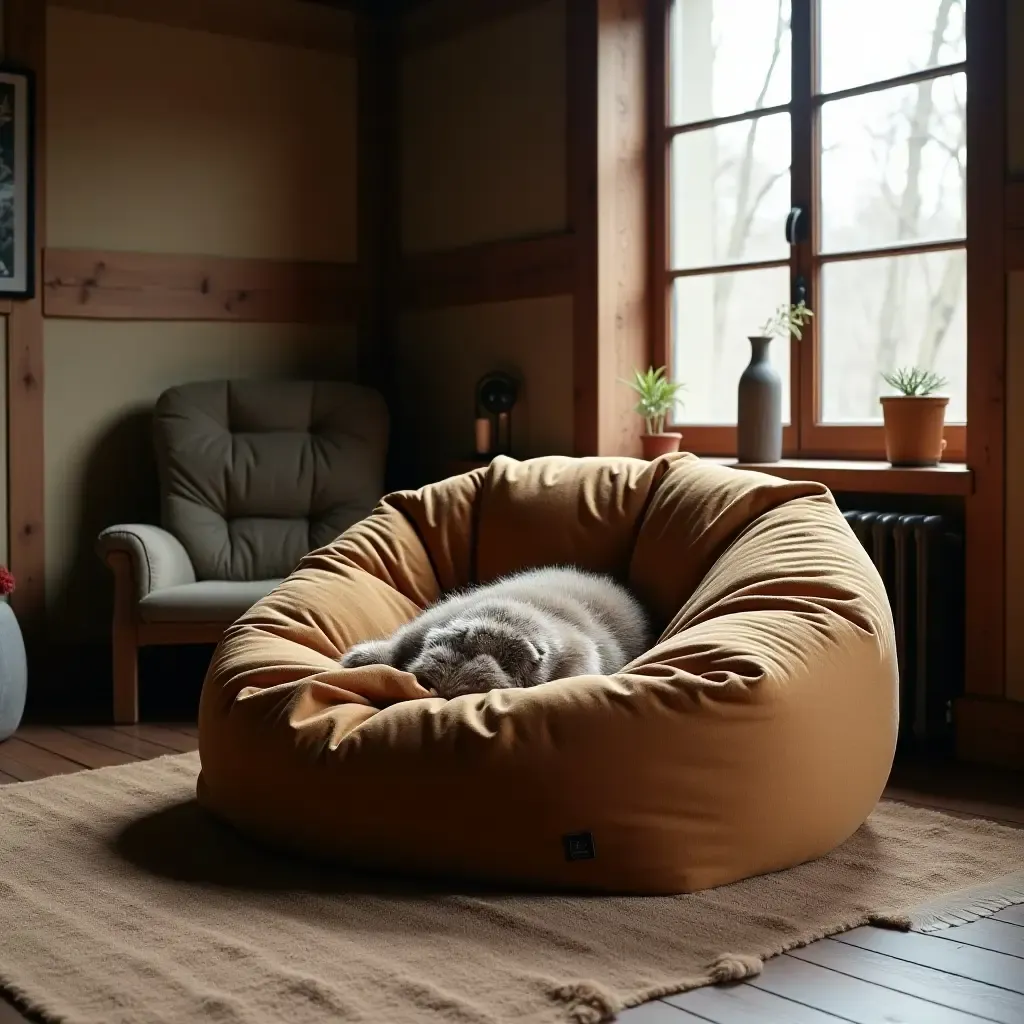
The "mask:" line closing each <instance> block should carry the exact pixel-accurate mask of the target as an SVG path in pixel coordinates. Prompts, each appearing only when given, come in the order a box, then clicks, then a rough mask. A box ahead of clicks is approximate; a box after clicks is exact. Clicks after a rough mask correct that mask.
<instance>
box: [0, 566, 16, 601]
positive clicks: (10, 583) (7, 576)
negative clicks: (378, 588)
mask: <svg viewBox="0 0 1024 1024" xmlns="http://www.w3.org/2000/svg"><path fill="white" fill-rule="evenodd" d="M13 590H14V576H13V575H11V570H10V569H8V568H7V566H6V565H0V597H6V596H7V595H8V594H10V593H11V592H13Z"/></svg>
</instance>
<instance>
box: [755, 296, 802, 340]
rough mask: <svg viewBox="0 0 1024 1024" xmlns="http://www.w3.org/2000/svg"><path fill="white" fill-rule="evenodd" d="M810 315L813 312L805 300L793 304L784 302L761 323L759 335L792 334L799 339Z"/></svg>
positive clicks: (782, 335) (779, 336) (771, 336)
mask: <svg viewBox="0 0 1024 1024" xmlns="http://www.w3.org/2000/svg"><path fill="white" fill-rule="evenodd" d="M812 316H814V313H812V312H811V310H810V309H809V308H808V306H807V304H806V303H805V302H803V301H800V302H797V303H796V304H795V305H793V304H791V303H788V302H784V303H782V305H781V306H779V308H778V309H776V310H775V312H774V313H773V314H772V315H771V316H770V317H769V318H768V319H767V320H765V322H764V323H763V324H762V325H761V337H762V338H784V337H786V336H787V335H790V334H792V335H793V337H794V338H796V340H797V341H799V340H800V339H801V338H802V337H803V336H804V335H803V329H804V327H806V326H807V322H808V321H809V320H810V319H811V317H812Z"/></svg>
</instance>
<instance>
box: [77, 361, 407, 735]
mask: <svg viewBox="0 0 1024 1024" xmlns="http://www.w3.org/2000/svg"><path fill="white" fill-rule="evenodd" d="M154 440H155V444H156V455H157V465H158V468H159V478H160V503H161V520H162V525H161V526H152V525H147V524H136V523H131V524H124V525H118V526H111V527H109V528H108V529H106V530H104V531H103V532H102V533H101V534H100V536H99V540H98V542H97V548H98V551H99V554H100V556H101V557H102V558H103V559H104V561H105V562H106V563H107V565H109V566H110V569H111V570H112V572H113V574H114V624H113V656H114V719H115V721H117V722H119V723H130V722H136V721H138V715H139V702H138V649H139V648H140V647H142V646H145V645H148V644H181V643H215V642H216V641H217V640H219V639H220V637H221V634H222V633H223V632H224V630H225V628H226V627H227V626H229V625H230V624H231V623H232V622H234V620H235V619H237V618H238V617H239V616H240V615H241V614H242V613H243V612H244V611H246V610H247V609H248V608H249V607H250V606H251V605H253V604H254V603H255V602H256V601H258V600H259V599H260V598H261V597H263V596H264V595H266V594H268V593H269V592H270V591H271V590H272V589H273V588H274V587H275V586H276V585H277V584H278V583H279V582H280V581H281V580H282V579H283V578H284V577H285V576H287V575H288V574H289V573H290V572H291V571H292V569H294V567H295V565H296V564H297V563H298V561H299V560H300V559H301V558H302V556H303V555H305V554H306V553H307V552H309V551H311V550H313V549H314V548H317V547H321V546H322V545H324V544H327V543H329V542H330V541H332V540H333V539H334V538H335V537H336V536H337V535H338V534H340V533H342V532H344V531H345V530H346V529H347V528H348V527H349V526H351V525H352V524H353V523H355V522H356V521H358V520H359V519H361V518H363V517H364V516H365V515H367V514H368V513H369V512H371V511H372V509H373V507H374V505H375V504H376V503H377V501H378V499H379V498H380V497H381V495H382V493H383V489H384V463H385V458H386V454H387V443H388V417H387V410H386V408H385V405H384V401H383V399H382V398H381V396H380V395H379V394H377V392H375V391H371V390H369V389H368V388H363V387H358V386H357V385H354V384H343V383H336V382H311V381H272V382H268V381H210V382H203V383H197V384H185V385H182V386H181V387H176V388H171V389H170V390H169V391H165V392H164V393H163V394H162V395H161V396H160V398H159V399H158V400H157V403H156V410H155V421H154Z"/></svg>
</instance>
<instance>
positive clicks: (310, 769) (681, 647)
mask: <svg viewBox="0 0 1024 1024" xmlns="http://www.w3.org/2000/svg"><path fill="white" fill-rule="evenodd" d="M552 563H573V564H575V565H578V566H581V567H583V568H586V569H590V570H594V571H600V572H608V573H612V574H614V575H615V576H616V577H617V578H619V579H621V580H624V581H626V582H627V583H628V585H629V586H630V587H632V588H633V590H634V591H635V592H636V593H637V595H638V596H639V597H640V598H641V599H642V600H643V601H644V602H645V603H646V604H647V605H648V607H649V608H650V609H651V610H652V612H653V613H654V615H655V616H656V617H657V620H658V621H657V625H658V626H659V628H663V630H664V631H663V632H662V634H661V638H660V640H659V642H658V644H657V646H656V647H654V648H653V649H652V650H651V651H649V652H648V653H647V654H645V655H644V656H643V657H641V658H639V659H637V660H636V661H634V662H633V663H631V664H630V665H628V666H626V668H625V669H624V670H623V671H622V672H620V673H618V674H617V675H614V676H609V677H599V676H586V677H579V678H575V679H564V680H557V681H555V682H551V683H546V684H544V685H542V686H537V687H534V688H532V689H526V690H497V691H491V692H490V693H486V694H476V695H467V696H463V697H459V698H457V699H455V700H451V701H445V700H442V699H440V698H436V697H432V696H429V695H428V694H427V693H426V691H424V690H422V689H421V688H420V687H419V685H418V684H417V682H416V680H415V678H414V677H413V676H412V675H410V674H408V673H405V672H399V671H397V670H395V669H391V668H384V667H378V666H371V667H367V668H360V669H342V668H340V667H339V666H338V665H337V663H336V659H337V658H338V657H339V655H340V654H341V653H342V652H343V651H345V650H346V649H347V648H348V647H349V646H350V645H352V644H354V643H356V642H357V641H360V640H365V639H369V638H371V637H375V636H381V635H384V634H386V633H389V632H390V631H392V630H394V629H395V628H397V627H398V626H399V625H401V624H402V623H403V622H406V621H407V620H408V619H410V618H412V617H413V616H414V615H415V614H416V613H417V612H418V611H419V610H420V609H421V608H422V607H423V606H424V605H426V604H427V603H428V602H430V601H433V600H435V599H436V598H437V597H438V596H439V595H440V594H441V593H443V592H444V591H446V590H448V589H450V588H452V587H458V586H462V585H465V584H467V583H471V582H477V581H480V582H483V581H488V580H493V579H494V578H495V577H497V576H500V575H502V574H504V573H507V572H509V571H511V570H515V569H521V568H524V567H529V566H538V565H545V564H552ZM896 727H897V671H896V651H895V643H894V639H893V630H892V619H891V615H890V611H889V606H888V602H887V600H886V595H885V592H884V589H883V586H882V583H881V580H880V579H879V577H878V575H877V573H876V572H875V569H874V568H873V566H872V564H871V562H870V561H869V559H868V557H867V555H866V553H865V552H864V550H863V549H862V547H861V545H860V544H859V543H858V542H857V540H856V538H855V537H854V535H853V533H852V532H851V530H850V529H849V527H848V526H847V524H846V522H845V521H844V519H843V517H842V515H841V514H840V512H839V511H838V509H837V508H836V506H835V504H834V502H833V500H832V497H831V496H830V495H829V493H828V492H827V490H826V489H825V488H824V487H822V486H820V485H818V484H814V483H789V482H784V481H779V480H776V479H773V478H772V477H769V476H765V475H762V474H758V473H748V472H739V471H736V470H732V469H728V468H725V467H719V466H715V465H711V464H708V463H705V462H702V461H700V460H699V459H697V458H695V457H693V456H690V455H672V456H666V457H663V458H660V459H657V460H656V461H654V462H650V463H647V462H641V461H639V460H632V459H570V458H562V457H551V458H543V459H535V460H532V461H529V462H516V461H513V460H512V459H508V458H503V457H499V458H498V459H496V460H495V461H494V462H493V463H492V464H491V466H489V467H488V468H487V469H482V470H476V471H474V472H472V473H469V474H466V475H464V476H458V477H453V478H451V479H449V480H444V481H442V482H441V483H437V484H433V485H431V486H429V487H426V488H424V489H423V490H420V491H415V492H412V491H404V492H400V493H396V494H392V495H390V496H388V497H387V498H385V499H384V500H383V501H382V503H381V504H380V505H379V506H378V508H377V509H376V511H374V513H373V514H372V515H371V516H370V517H369V518H367V519H365V520H363V521H362V522H360V523H358V524H356V525H355V526H353V527H352V528H350V529H349V530H348V531H347V532H346V533H344V534H343V535H342V536H341V537H339V538H338V540H337V541H335V542H334V543H333V544H330V545H328V546H327V547H325V548H322V549H321V550H319V551H316V552H314V553H312V554H310V555H308V556H306V557H305V558H304V559H303V560H302V562H301V564H300V566H299V568H298V569H297V571H296V572H294V573H293V574H292V575H291V576H290V577H289V578H288V579H286V580H285V581H284V582H283V583H282V584H281V585H280V586H279V587H278V588H277V589H276V590H274V591H273V592H272V593H271V594H270V595H269V596H268V597H266V598H264V599H263V600H261V601H260V602H259V603H257V604H256V605H255V606H254V607H253V608H252V609H251V610H250V611H249V612H247V613H246V614H245V615H244V616H243V617H242V618H241V619H240V620H239V621H238V622H237V623H236V624H235V625H233V626H232V627H231V628H230V629H229V630H228V632H227V633H226V635H225V636H224V639H223V641H222V642H221V644H220V646H219V648H218V650H217V652H216V654H215V656H214V660H213V663H212V665H211V667H210V670H209V674H208V676H207V679H206V683H205V686H204V689H203V695H202V701H201V707H200V717H199V749H200V755H201V758H202V775H201V777H200V779H199V786H198V793H199V799H200V801H201V802H202V803H203V804H204V805H205V806H206V807H207V808H209V809H210V810H212V811H214V812H215V813H217V814H218V815H220V816H222V817H223V818H225V819H227V820H228V821H229V822H231V823H233V824H234V825H236V826H237V827H238V828H239V829H241V830H243V831H245V832H247V833H249V834H250V835H252V836H253V837H256V838H258V839H260V840H262V841H264V842H270V843H272V844H275V845H277V846H280V847H283V848H287V849H292V850H296V851H301V852H305V853H310V854H313V855H315V856H318V857H328V858H336V859H338V860H341V861H343V862H345V863H349V864H355V865H362V866H370V867H373V868H386V869H399V870H402V871H413V872H431V873H439V874H445V875H456V876H471V877H475V878H484V879H491V880H495V881H499V882H505V883H514V882H517V883H525V884H527V885H531V886H544V887H548V886H560V887H563V886H564V887H572V888H584V889H591V890H604V891H619V892H623V891H624V892H634V893H671V892H686V891H692V890H695V889H701V888H705V887H708V886H713V885H720V884H722V883H725V882H732V881H735V880H737V879H740V878H744V877H746V876H749V875H754V874H758V873H760V872H764V871H772V870H774V869H777V868H785V867H788V866H791V865H794V864H798V863H800V862H801V861H805V860H808V859H810V858H813V857H817V856H819V855H821V854H823V853H825V852H826V851H828V850H830V849H831V848H832V847H834V846H836V845H837V844H838V843H840V842H842V840H843V839H845V838H846V837H847V836H849V835H850V834H851V833H852V832H853V831H854V830H855V829H856V828H857V827H858V826H859V825H860V824H861V823H862V822H863V821H864V819H865V818H866V817H867V815H868V813H869V811H870V810H871V808H872V807H873V806H874V804H875V802H876V800H877V799H878V797H879V795H880V793H881V792H882V788H883V786H884V784H885V781H886V777H887V775H888V772H889V768H890V766H891V763H892V755H893V750H894V747H895V741H896Z"/></svg>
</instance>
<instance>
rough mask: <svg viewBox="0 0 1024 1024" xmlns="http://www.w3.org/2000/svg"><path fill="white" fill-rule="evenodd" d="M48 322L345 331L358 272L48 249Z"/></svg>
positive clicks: (327, 266)
mask: <svg viewBox="0 0 1024 1024" xmlns="http://www.w3.org/2000/svg"><path fill="white" fill-rule="evenodd" d="M43 281H44V286H43V287H44V298H43V309H44V313H45V315H46V316H48V317H84V318H92V319H101V320H235V321H246V322H260V323H346V322H349V321H352V320H354V319H355V317H356V315H357V312H358V306H359V295H360V284H359V273H358V269H357V268H356V267H355V266H352V265H349V264H337V263H302V262H291V261H276V260H255V259H252V260H246V259H232V258H225V257H217V256H189V255H177V254H169V253H130V252H96V251H90V250H85V249H47V250H46V251H45V256H44V262H43Z"/></svg>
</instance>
